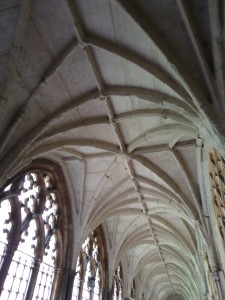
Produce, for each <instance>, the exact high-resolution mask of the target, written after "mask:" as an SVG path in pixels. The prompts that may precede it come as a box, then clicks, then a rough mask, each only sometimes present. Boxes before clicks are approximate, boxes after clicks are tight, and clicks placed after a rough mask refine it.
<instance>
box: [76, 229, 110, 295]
mask: <svg viewBox="0 0 225 300" xmlns="http://www.w3.org/2000/svg"><path fill="white" fill-rule="evenodd" d="M100 235H101V233H100V230H95V231H93V232H92V233H91V234H90V235H89V236H88V237H87V239H86V240H85V242H84V243H83V245H82V250H81V253H80V256H79V257H78V260H77V266H76V275H75V279H74V285H73V295H72V299H79V300H80V299H82V300H90V299H92V300H101V299H102V293H103V273H104V272H103V271H104V268H105V263H104V249H103V248H104V247H103V245H102V242H101V241H100Z"/></svg>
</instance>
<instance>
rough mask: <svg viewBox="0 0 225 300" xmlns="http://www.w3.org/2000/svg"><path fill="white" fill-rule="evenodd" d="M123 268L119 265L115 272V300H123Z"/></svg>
mask: <svg viewBox="0 0 225 300" xmlns="http://www.w3.org/2000/svg"><path fill="white" fill-rule="evenodd" d="M122 285H123V279H122V266H121V264H119V265H118V266H117V268H116V270H115V272H114V280H113V300H122Z"/></svg>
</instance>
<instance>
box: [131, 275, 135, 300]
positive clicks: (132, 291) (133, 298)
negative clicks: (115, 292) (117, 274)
mask: <svg viewBox="0 0 225 300" xmlns="http://www.w3.org/2000/svg"><path fill="white" fill-rule="evenodd" d="M135 294H136V288H135V281H134V280H133V281H132V285H131V292H130V299H131V300H135Z"/></svg>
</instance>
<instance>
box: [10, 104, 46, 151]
mask: <svg viewBox="0 0 225 300" xmlns="http://www.w3.org/2000/svg"><path fill="white" fill-rule="evenodd" d="M34 111H35V114H34ZM45 118H46V113H45V112H44V111H43V110H42V109H41V108H40V107H39V105H37V104H36V103H34V104H33V105H32V109H31V107H30V108H28V110H27V114H26V118H24V119H25V120H24V121H25V122H23V123H22V124H21V126H20V130H19V131H16V132H15V133H14V135H13V138H11V139H10V141H9V143H8V145H7V149H10V147H11V146H13V144H14V143H15V142H18V141H21V140H22V139H23V138H24V139H26V133H27V132H28V131H29V130H31V129H34V130H35V128H34V124H38V123H39V122H42V121H43V120H44V119H45ZM27 142H28V141H27Z"/></svg>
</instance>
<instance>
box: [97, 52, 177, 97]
mask: <svg viewBox="0 0 225 300" xmlns="http://www.w3.org/2000/svg"><path fill="white" fill-rule="evenodd" d="M94 53H95V58H96V61H97V63H98V66H99V68H100V71H101V74H102V77H103V79H104V81H105V82H106V84H107V85H118V86H121V85H131V86H138V87H143V88H148V89H158V88H160V90H161V91H162V92H164V93H167V94H169V95H172V96H177V95H176V94H175V93H174V91H173V90H172V89H170V88H168V87H167V86H166V85H165V84H163V83H162V82H161V81H160V80H158V79H157V78H156V77H154V76H153V75H152V74H151V73H150V72H147V71H146V70H145V69H144V68H142V67H140V66H138V65H135V64H134V63H133V62H129V61H128V60H126V59H124V58H122V57H119V56H117V55H115V54H111V53H109V52H107V51H105V50H100V49H99V48H98V49H96V48H95V49H94ZM112 66H113V68H112ZM146 67H147V66H146Z"/></svg>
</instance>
